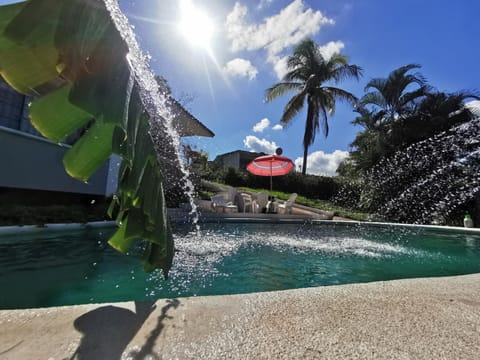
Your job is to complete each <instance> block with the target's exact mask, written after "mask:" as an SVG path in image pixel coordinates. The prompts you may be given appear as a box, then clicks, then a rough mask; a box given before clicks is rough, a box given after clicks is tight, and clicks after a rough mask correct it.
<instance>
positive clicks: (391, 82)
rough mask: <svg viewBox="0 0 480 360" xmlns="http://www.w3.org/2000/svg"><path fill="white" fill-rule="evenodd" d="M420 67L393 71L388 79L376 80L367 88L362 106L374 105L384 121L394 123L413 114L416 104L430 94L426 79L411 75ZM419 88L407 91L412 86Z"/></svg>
mask: <svg viewBox="0 0 480 360" xmlns="http://www.w3.org/2000/svg"><path fill="white" fill-rule="evenodd" d="M420 67H421V66H420V65H417V64H409V65H405V66H401V67H399V68H398V69H395V70H393V71H392V72H391V73H390V74H389V75H388V77H387V78H375V79H372V80H370V81H369V82H368V83H367V85H366V86H365V91H368V90H371V89H372V91H370V92H367V93H366V94H365V95H364V96H363V97H362V98H361V100H360V106H362V107H365V106H367V105H372V106H373V108H374V109H376V110H377V111H378V114H377V116H379V117H380V118H381V119H382V120H383V121H392V120H396V119H398V118H401V117H404V116H406V115H408V114H411V113H412V112H413V111H414V109H415V102H416V101H418V99H420V98H422V97H423V96H425V95H426V94H427V93H428V90H429V87H428V85H427V83H426V79H425V77H424V76H423V75H422V74H420V73H418V72H417V73H414V74H409V73H408V72H409V71H410V70H413V69H417V68H420ZM414 84H416V85H418V88H416V89H413V90H411V91H407V90H408V88H409V87H411V86H412V85H414Z"/></svg>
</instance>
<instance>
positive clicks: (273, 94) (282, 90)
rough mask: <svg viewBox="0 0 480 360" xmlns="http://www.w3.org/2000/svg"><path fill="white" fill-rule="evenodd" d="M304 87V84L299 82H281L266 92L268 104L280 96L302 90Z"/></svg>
mask: <svg viewBox="0 0 480 360" xmlns="http://www.w3.org/2000/svg"><path fill="white" fill-rule="evenodd" d="M302 87H303V84H302V83H299V82H280V83H277V84H275V85H273V86H272V87H271V88H268V89H267V90H266V98H265V100H266V101H267V102H270V101H272V100H273V99H276V98H277V97H279V96H282V95H284V94H286V93H287V92H289V91H292V90H300V89H301V88H302Z"/></svg>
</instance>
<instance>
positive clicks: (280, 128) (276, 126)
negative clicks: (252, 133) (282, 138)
mask: <svg viewBox="0 0 480 360" xmlns="http://www.w3.org/2000/svg"><path fill="white" fill-rule="evenodd" d="M282 129H283V126H282V125H280V124H277V125H274V126H273V127H272V130H282Z"/></svg>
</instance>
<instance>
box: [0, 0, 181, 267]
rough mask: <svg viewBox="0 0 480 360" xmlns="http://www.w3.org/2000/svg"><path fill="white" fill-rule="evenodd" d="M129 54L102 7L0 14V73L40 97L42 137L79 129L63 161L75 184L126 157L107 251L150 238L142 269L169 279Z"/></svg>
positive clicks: (41, 6) (52, 2)
mask: <svg viewBox="0 0 480 360" xmlns="http://www.w3.org/2000/svg"><path fill="white" fill-rule="evenodd" d="M127 52H128V47H127V45H126V43H125V42H124V41H123V39H122V38H121V36H120V33H119V32H118V30H117V29H116V27H115V25H114V23H113V22H112V20H111V17H110V13H109V12H108V10H107V9H106V8H105V5H104V4H103V3H102V2H98V1H81V0H69V1H63V0H35V1H33V0H32V1H26V2H23V3H17V4H13V5H7V6H2V7H1V11H0V73H1V75H2V76H3V77H4V78H5V80H6V81H7V82H8V83H9V84H10V85H12V86H13V87H14V88H15V89H16V90H18V91H20V92H22V93H29V94H33V95H36V96H37V98H36V100H34V101H33V103H32V104H31V114H30V116H31V119H32V123H33V124H34V126H35V127H36V128H37V129H38V130H39V131H40V132H41V133H42V134H43V135H44V136H45V137H47V138H49V139H51V140H53V141H56V142H58V141H60V140H62V139H65V138H66V137H68V136H69V135H70V134H71V133H74V132H75V131H77V130H82V136H81V137H80V138H79V139H78V140H77V141H76V142H75V144H74V145H73V146H72V148H70V149H69V150H68V151H67V152H66V153H65V156H64V159H63V163H64V165H65V169H66V171H67V172H68V173H69V174H70V175H71V176H72V177H74V178H76V179H78V180H80V181H86V180H87V179H88V178H89V177H90V176H91V175H92V174H93V172H95V171H96V169H98V167H100V166H101V165H102V163H103V162H104V161H105V160H106V159H107V158H108V157H109V156H110V155H111V154H112V153H117V154H118V155H120V156H121V157H122V158H123V162H122V165H121V170H120V175H119V184H118V194H117V196H116V197H115V198H114V201H113V203H112V206H111V207H110V213H116V214H118V216H117V221H118V223H119V225H120V228H119V229H118V231H117V233H116V234H115V235H114V236H113V237H112V239H111V240H110V244H111V245H112V246H114V247H115V248H116V249H118V250H119V251H122V252H126V251H127V250H128V248H129V245H130V244H131V242H132V241H133V240H135V239H144V240H146V247H145V253H144V266H145V269H146V270H153V269H154V268H161V269H163V272H164V274H165V275H167V273H168V270H169V269H170V267H171V263H172V258H173V241H172V237H171V234H170V229H169V225H168V222H167V219H166V211H165V199H164V195H163V184H162V181H163V179H162V174H161V172H160V166H159V163H158V160H157V155H156V152H155V148H154V144H153V142H152V139H151V137H150V124H149V118H148V116H147V115H146V113H145V108H144V106H143V104H142V102H141V99H140V97H139V89H138V86H137V84H136V83H135V81H134V78H133V74H132V71H131V69H130V65H129V64H128V62H127V59H126V54H127ZM132 85H133V87H132ZM130 90H131V91H130ZM127 100H128V101H127ZM125 104H129V107H128V108H127V109H126V108H125Z"/></svg>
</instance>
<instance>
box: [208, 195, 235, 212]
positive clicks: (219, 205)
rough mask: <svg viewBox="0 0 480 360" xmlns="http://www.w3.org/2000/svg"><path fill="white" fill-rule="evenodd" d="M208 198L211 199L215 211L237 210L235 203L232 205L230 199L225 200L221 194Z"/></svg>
mask: <svg viewBox="0 0 480 360" xmlns="http://www.w3.org/2000/svg"><path fill="white" fill-rule="evenodd" d="M210 200H212V207H213V208H214V209H215V211H218V212H226V211H225V210H226V209H228V210H229V211H230V212H236V211H238V207H237V205H234V204H233V203H232V202H231V201H226V200H225V198H224V197H223V196H222V195H215V196H211V197H210Z"/></svg>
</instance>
